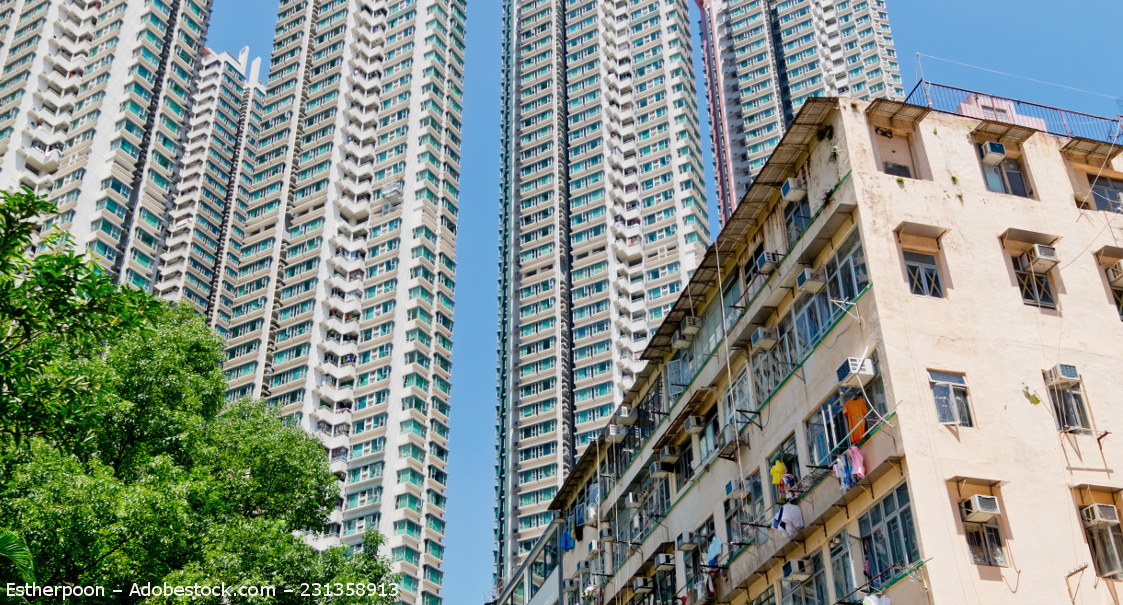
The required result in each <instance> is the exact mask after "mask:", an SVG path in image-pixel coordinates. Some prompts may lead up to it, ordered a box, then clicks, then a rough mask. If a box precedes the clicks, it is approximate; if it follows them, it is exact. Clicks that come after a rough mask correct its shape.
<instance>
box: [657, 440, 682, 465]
mask: <svg viewBox="0 0 1123 605" xmlns="http://www.w3.org/2000/svg"><path fill="white" fill-rule="evenodd" d="M659 462H665V463H668V464H674V463H675V462H678V450H677V449H675V447H674V446H673V445H665V446H663V449H661V450H659Z"/></svg>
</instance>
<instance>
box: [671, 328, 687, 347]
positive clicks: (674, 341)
mask: <svg viewBox="0 0 1123 605" xmlns="http://www.w3.org/2000/svg"><path fill="white" fill-rule="evenodd" d="M671 346H672V347H674V348H676V349H685V348H687V347H689V346H690V338H689V337H687V336H686V335H685V334H683V333H682V332H678V331H676V332H675V334H674V336H672V337H671Z"/></svg>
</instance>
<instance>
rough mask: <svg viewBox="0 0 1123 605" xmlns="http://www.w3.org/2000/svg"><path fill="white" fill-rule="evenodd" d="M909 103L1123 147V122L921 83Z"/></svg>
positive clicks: (943, 111)
mask: <svg viewBox="0 0 1123 605" xmlns="http://www.w3.org/2000/svg"><path fill="white" fill-rule="evenodd" d="M905 102H906V103H908V104H910V105H921V106H924V107H929V108H931V109H932V110H934V111H939V112H941V113H950V114H956V115H961V116H967V117H972V118H979V119H985V120H991V121H995V122H1002V123H1006V124H1011V125H1015V126H1023V127H1028V128H1033V129H1035V130H1040V131H1042V132H1047V133H1049V134H1053V135H1057V136H1062V137H1068V138H1077V137H1080V138H1085V139H1092V140H1095V141H1103V142H1105V143H1121V144H1123V120H1121V119H1112V118H1103V117H1099V116H1093V115H1089V114H1086V113H1080V112H1077V111H1069V110H1067V109H1058V108H1056V107H1047V106H1045V105H1037V104H1035V103H1027V102H1025V101H1018V100H1016V99H1008V98H1005V97H998V96H995V95H988V94H985V93H981V92H975V91H972V90H966V89H962V88H955V87H952V86H944V85H942V84H936V83H933V82H928V81H926V80H921V81H920V83H919V84H917V85H916V88H913V89H912V92H910V93H909V96H908V98H907V99H905Z"/></svg>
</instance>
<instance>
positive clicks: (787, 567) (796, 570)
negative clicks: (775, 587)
mask: <svg viewBox="0 0 1123 605" xmlns="http://www.w3.org/2000/svg"><path fill="white" fill-rule="evenodd" d="M810 577H811V562H810V561H808V560H807V559H790V560H788V561H784V579H785V580H788V581H791V582H801V581H803V580H807V579H809V578H810Z"/></svg>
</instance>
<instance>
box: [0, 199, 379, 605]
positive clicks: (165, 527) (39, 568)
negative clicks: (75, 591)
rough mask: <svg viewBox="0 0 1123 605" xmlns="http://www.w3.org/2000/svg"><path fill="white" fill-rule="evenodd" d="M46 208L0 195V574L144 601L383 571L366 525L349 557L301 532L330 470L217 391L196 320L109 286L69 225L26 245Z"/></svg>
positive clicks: (214, 349)
mask: <svg viewBox="0 0 1123 605" xmlns="http://www.w3.org/2000/svg"><path fill="white" fill-rule="evenodd" d="M52 211H53V208H52V207H51V206H50V205H49V204H47V203H46V202H44V201H43V200H42V199H40V198H36V197H35V196H33V195H31V194H30V193H28V192H24V193H19V194H3V196H2V197H0V528H8V529H7V530H0V581H3V582H8V581H15V582H28V581H30V579H31V578H34V580H35V581H37V582H38V584H40V585H44V586H46V585H54V586H60V585H71V586H104V587H106V589H107V596H105V597H101V598H98V597H93V598H91V597H82V598H74V597H71V598H70V599H69V601H72V602H76V603H101V602H105V603H134V602H141V601H145V600H146V598H145V597H142V596H136V595H129V591H130V589H131V587H132V586H133V584H134V583H136V584H140V585H144V584H146V583H151V584H152V585H162V584H169V585H172V586H183V585H187V584H193V583H200V584H208V585H213V584H216V583H225V584H227V585H232V586H237V585H250V584H254V585H256V584H262V585H277V586H283V587H289V588H291V589H293V590H298V589H299V588H300V586H299V585H300V583H302V582H308V583H312V582H318V583H321V584H326V583H335V582H342V583H346V582H362V583H376V584H377V583H381V582H390V581H391V580H392V577H391V575H390V571H389V567H388V564H387V562H386V561H385V560H384V559H380V558H378V557H377V554H376V553H377V545H378V544H379V543H380V540H381V539H380V537H379V536H378V535H377V534H375V533H371V534H369V535H368V536H366V537H365V544H366V546H367V548H366V550H365V551H364V552H361V553H353V554H347V553H345V552H344V550H343V549H341V548H334V549H328V550H326V551H318V550H316V549H314V548H312V547H311V546H309V545H308V543H306V542H305V541H304V540H303V539H302V538H301V537H299V535H298V534H297V533H295V532H298V531H301V530H312V531H317V530H322V529H323V523H324V520H325V519H326V518H327V515H328V513H329V512H330V511H331V510H332V507H333V506H334V502H335V500H336V499H337V498H338V487H337V479H336V478H335V477H334V476H333V475H332V474H331V473H330V471H329V470H328V462H327V456H326V455H325V454H324V450H323V447H322V446H321V444H320V442H319V441H318V440H317V439H316V438H314V437H312V436H311V435H308V434H307V433H305V432H304V431H303V430H301V429H300V428H299V427H290V426H285V425H283V424H282V423H281V421H280V420H279V419H278V418H277V417H276V415H275V414H273V412H272V411H271V410H270V409H268V408H267V407H266V405H265V404H264V403H261V402H251V401H240V402H236V403H233V404H229V405H226V404H225V403H224V392H225V388H226V383H225V379H224V376H223V373H222V366H221V363H222V359H223V351H222V347H223V343H222V340H221V339H220V338H219V337H218V336H217V335H216V334H215V333H214V332H213V331H212V330H211V329H210V328H208V327H207V325H206V324H205V322H204V321H203V320H202V318H200V317H199V316H198V315H196V314H195V313H194V312H193V311H192V310H191V309H190V308H188V307H169V306H167V305H164V304H162V303H160V302H159V301H157V300H155V299H153V298H151V297H149V296H148V295H146V294H144V293H141V292H137V291H133V290H121V289H118V288H117V287H116V286H115V285H114V283H113V280H112V278H111V277H109V276H108V275H105V274H104V273H103V272H101V271H100V269H99V268H98V267H97V266H96V265H95V264H94V263H93V262H92V261H91V260H90V259H88V258H87V257H84V256H83V255H82V254H79V253H77V252H76V251H74V250H72V249H71V248H70V246H69V242H68V241H67V240H66V239H65V238H63V237H48V238H46V239H45V240H43V241H41V242H39V245H38V254H37V255H32V254H30V252H29V251H30V249H31V247H32V244H33V243H34V242H33V236H32V231H31V225H32V222H33V221H34V219H35V217H38V216H41V215H43V214H47V213H50V212H52ZM32 562H34V563H32ZM32 574H34V576H32ZM113 589H122V590H124V591H125V592H124V593H121V594H114V593H112V592H111V591H112V590H113ZM49 600H51V599H50V598H47V597H43V598H32V599H31V602H46V601H49ZM147 600H148V601H152V602H170V601H169V600H167V599H164V600H161V598H148V599H147ZM172 600H175V599H174V598H173V599H172ZM181 600H182V601H184V602H187V601H190V602H192V603H219V602H220V599H219V598H217V597H216V598H209V597H208V598H200V599H186V598H184V599H181ZM391 600H392V599H391V598H390V597H389V596H380V597H362V598H360V597H346V598H343V599H340V598H335V597H332V598H327V597H319V598H318V599H317V598H306V597H301V596H300V594H299V591H298V592H296V593H291V594H289V593H283V592H282V591H281V590H278V593H277V597H276V598H275V599H271V600H268V601H261V602H270V603H289V602H291V603H298V602H299V603H327V602H331V603H333V604H335V603H388V602H390V601H391ZM177 602H178V601H177ZM229 602H231V603H241V602H257V601H254V600H240V599H239V598H237V597H235V598H232V599H230V601H229Z"/></svg>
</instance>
